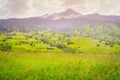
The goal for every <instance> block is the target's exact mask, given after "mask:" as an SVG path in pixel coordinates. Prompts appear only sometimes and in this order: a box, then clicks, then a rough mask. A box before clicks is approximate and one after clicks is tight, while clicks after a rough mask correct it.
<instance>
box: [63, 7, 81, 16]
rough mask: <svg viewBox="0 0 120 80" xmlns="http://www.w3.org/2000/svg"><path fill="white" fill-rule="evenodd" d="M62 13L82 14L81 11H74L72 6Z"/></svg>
mask: <svg viewBox="0 0 120 80" xmlns="http://www.w3.org/2000/svg"><path fill="white" fill-rule="evenodd" d="M61 14H64V15H65V14H66V15H71V14H76V15H78V14H79V15H80V13H78V12H76V11H74V10H73V9H71V8H69V9H67V10H65V11H64V12H62V13H61Z"/></svg>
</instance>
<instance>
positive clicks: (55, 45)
mask: <svg viewBox="0 0 120 80" xmlns="http://www.w3.org/2000/svg"><path fill="white" fill-rule="evenodd" d="M84 28H86V27H84ZM81 30H82V29H81ZM89 30H90V29H89ZM84 32H85V31H84ZM92 32H93V31H92ZM74 33H76V32H74ZM83 35H84V34H82V35H81V34H79V33H77V34H74V35H73V34H72V32H71V34H70V33H69V32H66V33H63V32H52V31H50V30H44V31H36V32H35V31H31V32H16V31H13V32H2V33H1V34H0V45H1V46H0V50H1V51H13V52H45V53H49V52H50V53H64V52H65V53H119V52H120V46H119V44H115V43H113V44H112V45H111V43H109V41H108V42H106V40H100V39H97V38H96V39H95V38H92V37H86V36H83ZM103 36H104V35H103ZM101 38H102V37H101ZM109 40H111V39H109Z"/></svg>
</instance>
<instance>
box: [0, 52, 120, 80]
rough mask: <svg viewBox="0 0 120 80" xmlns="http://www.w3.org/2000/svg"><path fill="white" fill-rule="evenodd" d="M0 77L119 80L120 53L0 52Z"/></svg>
mask: <svg viewBox="0 0 120 80" xmlns="http://www.w3.org/2000/svg"><path fill="white" fill-rule="evenodd" d="M0 80H120V55H118V54H96V55H94V54H70V53H69V54H65V53H64V54H58V53H34V54H33V53H14V52H12V53H11V52H9V53H8V52H1V53H0Z"/></svg>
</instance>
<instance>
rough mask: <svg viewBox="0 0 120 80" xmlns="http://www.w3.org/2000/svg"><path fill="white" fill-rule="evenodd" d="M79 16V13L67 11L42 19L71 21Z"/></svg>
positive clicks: (71, 10)
mask: <svg viewBox="0 0 120 80" xmlns="http://www.w3.org/2000/svg"><path fill="white" fill-rule="evenodd" d="M79 16H81V14H80V13H78V12H76V11H74V10H73V9H67V10H65V11H63V12H59V13H55V14H52V15H44V16H43V18H49V19H54V20H58V19H71V18H76V17H79Z"/></svg>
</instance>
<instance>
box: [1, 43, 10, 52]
mask: <svg viewBox="0 0 120 80" xmlns="http://www.w3.org/2000/svg"><path fill="white" fill-rule="evenodd" d="M11 49H12V46H11V45H10V44H8V43H0V51H10V50H11Z"/></svg>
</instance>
